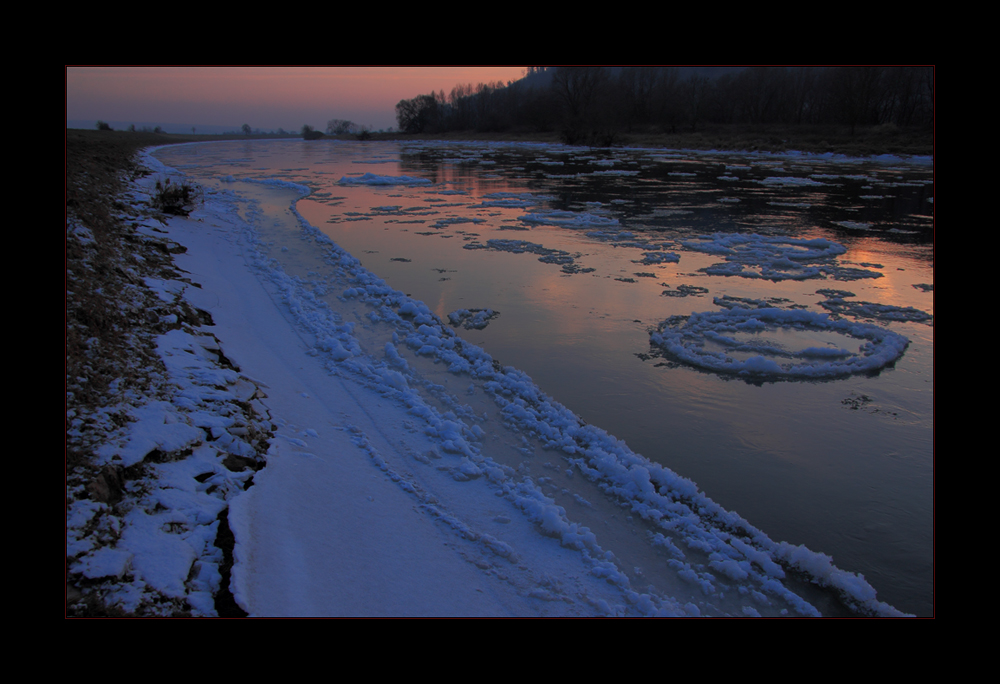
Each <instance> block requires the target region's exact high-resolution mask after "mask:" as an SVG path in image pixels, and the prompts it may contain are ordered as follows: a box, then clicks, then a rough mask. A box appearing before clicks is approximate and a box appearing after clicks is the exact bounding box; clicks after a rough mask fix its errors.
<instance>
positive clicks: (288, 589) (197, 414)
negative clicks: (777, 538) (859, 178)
mask: <svg viewBox="0 0 1000 684" xmlns="http://www.w3.org/2000/svg"><path fill="white" fill-rule="evenodd" d="M147 163H148V164H149V165H150V166H154V167H158V170H159V171H160V173H167V174H170V173H175V172H172V171H171V170H169V169H164V168H163V167H162V166H161V165H159V166H158V162H156V161H155V159H153V158H151V157H150V158H148V159H147ZM150 182H151V181H150V179H149V178H147V179H144V180H140V181H138V183H139V184H140V189H141V188H142V187H143V186H141V184H142V183H146V184H147V185H148V184H149V183H150ZM225 182H226V186H225V189H222V190H210V189H205V190H204V194H203V202H202V203H201V204H200V206H199V208H198V210H197V211H196V212H194V213H192V215H191V216H190V217H187V218H181V217H178V218H172V219H170V221H169V224H168V225H167V226H166V227H165V228H163V229H162V230H165V231H166V233H167V234H168V235H169V237H170V238H171V239H172V240H175V241H177V242H178V243H180V244H182V245H184V246H186V247H187V248H188V251H187V252H186V253H185V254H181V255H177V257H176V262H177V264H178V266H179V267H180V268H181V269H183V271H184V272H186V274H187V275H188V278H189V282H181V281H175V282H171V283H149V285H151V286H153V287H154V288H158V290H157V291H162V292H164V293H169V294H170V295H171V296H173V295H179V296H183V297H184V298H185V299H186V300H187V301H188V302H189V303H190V304H191V305H192V306H194V307H196V308H199V309H202V310H204V311H208V312H209V313H211V316H212V320H213V324H212V325H209V326H203V329H202V334H197V333H192V332H189V331H184V330H172V331H171V332H169V333H167V334H164V335H162V336H161V337H160V339H159V340H158V343H157V344H158V346H157V350H158V353H159V355H160V357H161V359H163V361H164V363H165V364H166V368H167V370H168V373H169V382H170V383H171V386H172V387H173V394H172V395H171V397H170V398H167V399H163V400H159V401H150V402H149V403H147V404H145V405H143V406H140V407H136V408H135V409H134V410H132V412H131V418H132V421H133V422H131V423H129V425H128V426H126V428H124V429H123V430H122V431H121V433H120V434H119V436H118V438H117V439H116V440H115V441H113V442H111V443H109V444H107V445H106V446H105V448H104V449H102V451H101V454H100V455H101V458H102V459H104V461H105V462H106V463H108V464H115V465H120V466H123V467H128V466H130V465H136V464H145V465H146V466H147V467H148V468H149V469H150V471H151V472H152V474H153V476H152V479H151V480H150V482H149V483H148V485H146V486H147V487H148V489H147V490H146V491H143V492H139V493H137V498H138V500H139V502H140V503H139V504H138V505H136V506H135V507H134V508H133V509H132V510H131V511H129V512H128V513H127V514H126V515H124V516H123V517H122V518H121V519H120V521H119V519H118V518H114V519H112V518H111V517H110V516H109V514H108V513H107V511H106V510H105V509H106V508H107V507H106V506H105V507H103V508H102V506H103V504H93V503H91V502H86V501H82V502H79V503H78V504H76V505H74V506H73V507H72V508H71V510H70V511H69V512H68V519H67V528H68V539H67V542H68V553H69V552H72V554H71V555H72V556H73V559H72V563H73V567H74V568H75V571H76V572H80V573H82V574H83V575H84V576H86V577H88V578H124V579H123V580H122V581H121V582H120V583H119V584H118V585H116V586H117V587H118V588H117V589H116V590H115V592H113V593H112V594H111V595H110V596H111V600H112V601H113V602H117V604H118V605H120V606H121V607H123V608H124V609H126V610H134V609H136V607H137V606H139V605H140V604H141V602H142V601H143V600H145V598H148V596H149V595H150V592H156V593H158V594H159V595H161V596H164V597H167V598H169V599H173V600H177V601H184V602H186V604H187V606H188V607H189V609H190V610H191V611H192V613H193V614H196V615H213V614H215V613H214V606H213V600H212V597H213V595H214V594H216V593H217V592H218V591H219V589H220V581H221V575H220V572H219V565H220V563H221V560H222V558H221V552H220V551H219V549H218V548H216V546H215V538H216V534H217V531H218V526H219V517H220V514H221V513H223V512H224V511H228V523H229V526H230V528H231V529H232V530H233V533H234V535H235V537H236V545H235V549H234V558H235V564H234V567H233V571H232V583H231V587H230V588H231V591H232V593H233V595H234V597H235V599H236V601H237V603H238V604H239V605H240V607H241V608H243V609H244V610H245V611H247V613H249V614H250V615H257V616H341V615H358V616H362V615H363V616H403V615H407V616H410V615H413V616H417V615H442V616H457V615H474V616H511V615H526V616H541V615H580V616H596V615H645V616H655V615H662V616H693V615H717V616H725V615H735V616H752V615H788V614H795V615H819V614H820V613H819V610H817V608H816V607H814V605H813V604H814V603H817V599H820V598H822V597H824V596H827V597H828V596H829V594H824V593H823V592H824V591H827V590H828V591H829V592H832V595H834V596H838V597H840V600H841V601H842V603H843V604H844V605H846V606H848V607H850V608H852V609H855V610H857V611H858V612H859V613H861V614H865V615H899V612H898V611H896V610H895V609H894V608H892V607H891V606H888V605H886V604H884V603H880V602H879V601H878V600H877V598H876V597H875V591H874V589H872V587H871V586H870V585H868V583H867V582H866V581H865V580H864V578H863V577H861V576H860V575H856V574H853V573H849V572H845V571H842V570H839V569H838V568H836V566H835V565H833V564H832V562H831V560H830V559H829V557H827V556H825V555H823V554H820V553H816V552H813V551H811V550H809V549H806V548H805V547H802V546H791V545H789V544H785V543H776V542H774V541H772V540H771V539H770V538H768V537H767V536H766V535H765V534H764V533H763V532H761V531H760V530H758V529H756V528H754V527H753V526H752V525H751V524H750V523H748V522H747V521H745V520H743V519H742V518H741V517H740V516H739V515H737V514H736V513H733V512H730V511H726V510H724V509H722V508H721V507H720V506H718V505H717V504H716V503H714V502H713V501H712V500H711V499H709V498H708V497H707V496H705V495H704V494H703V493H702V492H700V491H699V490H698V488H697V486H696V485H695V484H694V483H693V482H691V481H689V480H687V479H685V478H683V477H680V476H679V475H677V474H676V473H673V472H672V471H670V470H668V469H667V468H665V467H663V466H661V465H658V464H655V463H652V462H650V461H649V460H647V459H645V458H643V457H642V456H641V455H639V454H636V453H634V452H632V451H631V450H630V449H629V448H628V447H627V446H626V445H625V444H624V443H622V442H620V441H619V440H617V439H615V438H614V437H613V436H611V435H609V434H607V433H606V432H604V431H603V430H601V429H600V428H599V427H597V426H593V425H587V424H585V423H584V422H583V421H582V420H581V419H580V418H578V417H577V416H576V415H574V414H573V413H572V412H570V411H569V410H568V409H566V408H565V407H563V406H562V405H560V404H559V403H557V402H556V401H554V400H553V399H552V398H551V397H548V396H546V395H545V394H544V393H543V392H542V391H541V389H539V387H538V386H537V385H535V384H534V383H533V382H532V380H531V378H529V377H528V376H527V375H525V374H524V373H522V372H520V371H519V370H517V369H515V368H512V367H501V366H500V365H499V364H498V363H496V362H495V361H494V360H493V359H492V358H491V357H490V356H489V354H487V353H486V352H485V351H483V350H482V349H480V348H478V347H476V346H474V345H472V344H470V343H469V342H467V341H465V340H464V339H463V338H462V337H461V336H459V335H458V334H457V333H456V332H455V331H454V330H452V329H451V328H450V327H449V326H448V325H447V324H446V323H444V322H442V321H441V320H439V319H438V318H437V316H435V315H434V314H433V313H432V312H431V310H430V309H429V308H428V307H427V306H426V305H425V304H424V303H422V302H419V301H416V300H413V299H411V298H410V297H408V296H406V295H405V294H403V293H401V292H398V291H395V290H393V289H392V288H390V287H389V286H388V285H387V284H386V283H385V282H384V281H383V280H381V279H380V278H379V277H378V276H376V275H375V274H373V273H371V272H369V271H367V270H366V269H364V268H363V267H362V266H361V265H360V262H358V260H357V259H356V258H354V257H353V256H352V255H350V254H348V253H347V252H345V251H343V250H342V249H341V248H339V247H338V246H337V245H335V244H334V243H332V242H331V241H330V240H329V239H328V238H326V237H325V236H324V235H323V234H322V233H321V232H320V231H318V230H317V229H315V228H314V227H312V226H310V225H308V223H306V222H305V220H304V219H302V217H301V216H300V215H298V213H297V211H296V210H295V201H296V200H297V199H298V198H299V197H301V196H304V195H305V194H306V193H308V192H309V191H308V189H307V188H305V187H303V186H300V185H295V184H291V183H286V182H284V181H277V180H275V181H270V182H256V183H244V182H240V181H234V180H233V179H232V178H231V177H230V178H227V179H225ZM340 182H341V183H345V184H347V183H366V184H379V185H384V184H404V185H412V184H415V183H426V182H427V181H425V180H424V179H415V178H411V177H407V176H402V177H386V176H375V175H373V174H365V175H364V176H361V177H357V178H348V177H345V178H343V179H341V181H340ZM259 193H270V194H268V195H267V197H268V198H270V199H271V200H275V198H280V199H281V200H282V201H284V202H286V203H287V206H289V209H290V211H291V213H292V215H293V216H294V217H295V220H296V221H297V224H298V225H297V226H296V229H295V232H293V233H289V234H288V235H281V234H276V233H273V232H272V233H267V232H266V231H267V230H269V228H268V226H269V220H265V216H264V214H263V210H261V208H260V203H258V202H257V200H256V199H255V198H256V197H260V196H261V195H260V194H259ZM496 199H498V200H502V199H505V198H499V197H498V198H496ZM511 199H522V198H511ZM521 220H522V221H524V222H529V223H548V224H551V225H560V226H566V225H571V226H574V227H581V228H594V227H598V228H607V227H611V226H614V225H617V221H616V220H614V219H609V218H606V217H602V216H597V215H593V214H586V213H573V212H549V213H547V214H531V215H527V216H523V217H521ZM283 241H284V242H283ZM293 243H295V244H300V245H301V244H308V245H310V250H308V254H306V255H305V256H302V257H296V258H301V259H304V261H303V262H302V263H301V264H299V263H294V262H293V261H291V259H292V258H293V257H292V256H291V255H290V254H289V252H288V251H283V250H282V247H284V246H286V244H293ZM686 246H687V247H689V248H690V249H700V250H702V251H707V252H710V253H717V254H722V253H726V254H730V253H733V252H734V253H736V254H738V255H741V254H743V255H745V254H747V253H748V252H747V250H750V251H752V252H753V253H754V257H753V259H754V260H755V261H756V260H758V258H759V254H760V253H762V251H766V252H767V258H768V259H775V258H777V257H783V258H784V261H783V263H782V268H786V269H796V268H800V266H799V264H800V263H817V262H818V263H821V264H822V265H824V266H826V267H829V264H830V261H831V260H832V258H833V256H834V255H835V254H836V253H838V250H837V247H839V246H838V245H836V244H835V243H830V242H828V241H809V242H805V241H794V240H784V241H777V242H776V241H773V240H771V239H767V238H760V237H759V236H752V237H751V238H749V242H746V241H743V242H740V241H739V240H737V241H735V242H734V241H733V240H730V239H729V238H726V237H723V236H706V237H705V238H703V239H701V241H699V242H697V243H692V244H688V245H686ZM468 248H474V247H472V246H469V247H468ZM475 248H489V249H496V250H504V251H527V252H531V253H534V254H541V255H543V257H542V258H543V259H544V258H546V257H563V256H566V255H565V253H560V252H558V251H556V250H548V249H546V248H544V247H542V246H541V245H536V244H533V243H528V242H524V241H493V240H491V241H489V242H488V243H487V245H476V246H475ZM276 253H280V254H281V258H282V259H288V260H289V261H278V260H277V259H276V258H275V254H276ZM675 256H676V255H672V254H664V253H659V254H657V253H651V254H649V255H647V258H649V259H651V260H654V261H657V262H664V261H672V260H676V259H674V258H673V257H675ZM727 258H728V256H727ZM789 260H792V261H789ZM570 262H572V259H570ZM557 263H558V262H557ZM737 263H738V264H740V265H741V266H744V265H746V263H747V259H745V258H740V259H739V260H738V261H737ZM290 270H294V271H295V272H294V273H293V272H290ZM190 282H197V283H198V287H194V286H192V285H191V284H190ZM493 313H494V312H492V311H489V310H479V311H477V310H460V311H456V312H454V314H453V316H454V318H453V319H452V321H453V323H455V324H458V323H460V322H465V323H466V326H465V327H467V328H468V327H477V326H478V323H479V322H481V323H482V324H483V325H485V322H486V320H487V319H488V316H490V315H493ZM480 319H482V320H480ZM470 322H471V323H472V325H469V324H468V323H470ZM775 327H793V328H796V329H803V328H822V329H824V330H827V329H829V330H833V331H834V332H837V333H839V334H841V335H843V336H847V337H850V338H860V339H863V340H865V342H864V343H863V344H862V345H861V347H860V348H859V350H858V351H857V352H851V351H848V350H840V349H837V350H834V351H833V352H830V351H829V350H827V349H819V348H810V349H806V350H804V351H802V352H799V353H798V355H797V356H795V355H794V354H793V357H794V358H800V359H804V360H802V361H801V362H799V364H798V366H793V367H788V366H787V365H782V364H780V363H779V362H778V361H775V360H774V359H772V358H764V356H765V355H764V354H755V355H754V356H752V357H751V358H748V359H746V360H744V361H738V362H734V361H729V360H726V359H725V358H724V356H725V355H723V356H722V357H712V358H719V359H721V360H719V361H715V360H707V361H706V359H707V358H708V355H707V354H706V353H705V352H703V351H701V349H700V345H701V344H702V343H700V342H692V341H690V340H691V335H696V336H697V335H702V336H703V337H707V336H711V337H712V338H713V339H714V340H715V341H716V342H718V343H722V344H726V345H729V344H730V343H729V338H730V337H731V335H732V334H733V330H734V329H739V330H743V331H749V330H752V329H772V328H775ZM653 339H654V341H655V342H656V343H657V344H659V345H661V346H662V347H664V348H665V349H668V350H670V352H671V353H672V354H674V355H675V356H676V357H677V358H679V359H681V360H682V361H685V362H690V363H695V364H698V365H701V366H703V367H708V368H712V369H713V370H719V369H720V367H719V364H723V365H724V366H725V370H727V372H731V371H732V367H733V365H734V363H735V364H736V365H740V366H741V370H739V371H737V372H746V373H750V374H765V375H768V376H780V375H782V374H790V373H798V374H805V375H807V376H809V377H814V378H820V377H827V376H829V375H830V374H837V373H844V372H865V371H870V370H873V369H878V368H881V367H884V366H885V365H886V364H890V363H892V361H893V360H894V359H895V358H898V356H899V354H901V353H902V350H903V349H904V348H905V346H906V339H905V338H903V337H902V336H899V335H897V334H895V333H889V332H888V331H885V330H883V329H881V328H878V327H876V326H868V325H862V324H846V323H839V322H836V321H832V320H830V319H829V317H828V316H826V315H824V314H815V313H808V312H803V311H793V310H780V309H775V308H758V309H749V308H742V307H731V308H728V309H726V310H724V311H722V312H718V313H717V314H713V315H709V314H695V315H692V316H691V317H690V320H688V321H686V322H684V323H683V325H682V324H681V322H673V323H671V322H668V325H666V326H664V327H663V328H662V329H661V331H659V332H658V333H655V334H654V336H653ZM223 350H224V357H225V358H226V359H228V360H229V361H231V366H232V367H226V366H225V365H224V364H222V363H221V359H222V358H223V356H222V353H223ZM768 354H776V352H774V351H773V350H768ZM778 356H780V355H778ZM268 430H270V431H271V434H272V436H271V438H269V439H263V438H259V439H258V438H256V437H255V435H262V434H264V433H265V432H267V431H268ZM259 450H265V451H266V467H264V468H263V469H262V470H260V471H258V472H256V473H252V472H251V471H250V470H234V469H232V468H231V467H230V466H229V465H227V464H228V463H231V461H229V460H227V459H231V458H233V457H242V458H245V459H253V458H254V457H255V456H256V455H257V454H258V453H259ZM251 481H252V484H251ZM95 525H96V526H100V525H105V526H107V525H120V526H121V530H120V531H121V534H120V538H119V539H118V541H117V542H116V543H115V544H114V545H113V546H109V545H104V546H100V545H95V544H93V543H91V542H89V541H88V540H87V534H86V532H85V530H86V529H89V528H91V527H94V526H95ZM788 570H794V571H795V572H796V573H797V574H799V575H801V576H802V577H804V578H805V579H807V580H811V581H812V587H811V588H810V587H809V586H808V585H805V588H804V589H803V588H802V587H803V584H802V583H799V582H797V583H796V584H795V585H794V586H795V587H796V588H795V589H794V590H793V589H792V588H791V586H792V585H791V584H789V585H786V584H785V583H784V579H785V575H786V571H788ZM821 588H827V589H821ZM144 597H145V598H144Z"/></svg>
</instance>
